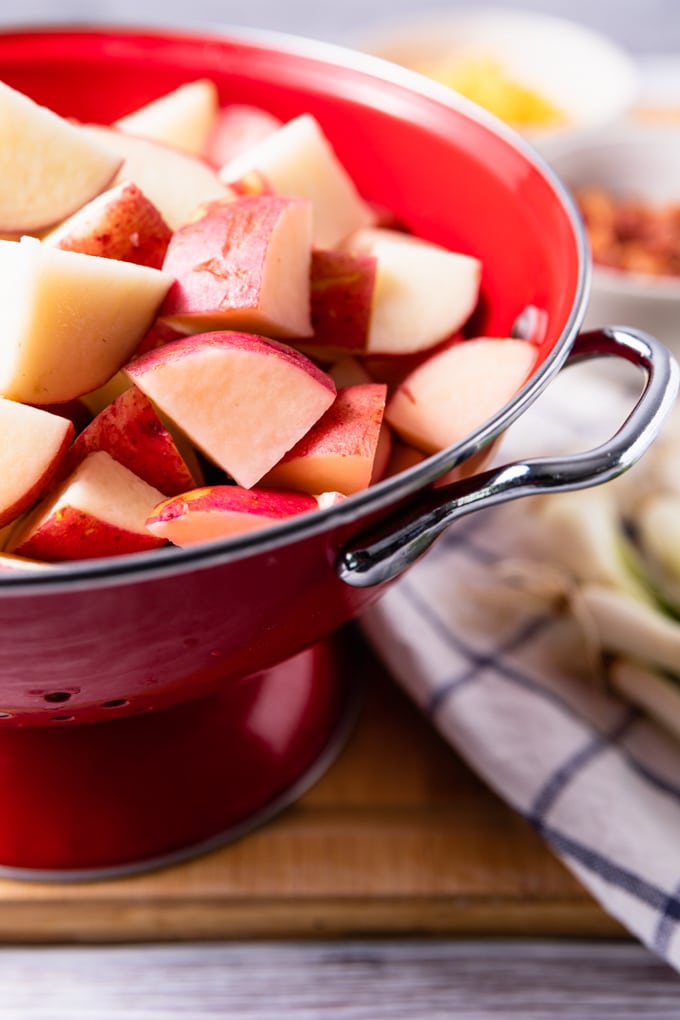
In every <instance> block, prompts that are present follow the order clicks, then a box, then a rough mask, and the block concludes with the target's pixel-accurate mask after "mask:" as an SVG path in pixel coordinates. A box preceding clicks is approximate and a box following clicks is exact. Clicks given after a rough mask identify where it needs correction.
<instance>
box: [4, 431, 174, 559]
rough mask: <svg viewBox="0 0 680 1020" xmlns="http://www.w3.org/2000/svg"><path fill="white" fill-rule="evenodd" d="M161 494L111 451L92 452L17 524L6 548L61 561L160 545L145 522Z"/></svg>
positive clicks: (141, 550) (152, 547)
mask: <svg viewBox="0 0 680 1020" xmlns="http://www.w3.org/2000/svg"><path fill="white" fill-rule="evenodd" d="M162 497H163V493H161V492H159V491H158V489H154V488H153V487H152V486H151V485H147V483H146V482H143V481H142V480H141V479H140V478H137V476H136V475H134V474H133V473H132V472H131V471H128V469H127V468H126V467H123V465H122V464H119V463H118V462H117V461H115V460H114V459H113V457H111V456H110V455H109V454H108V453H104V452H103V451H99V452H97V453H91V454H90V455H89V456H88V457H86V458H85V460H84V461H82V463H81V464H80V465H79V466H78V467H77V468H76V470H75V472H74V473H73V474H72V475H70V476H69V477H68V478H67V479H66V481H65V482H64V483H63V484H62V485H61V486H60V487H59V488H58V489H56V490H55V491H54V492H53V493H52V494H50V495H49V496H48V497H47V498H46V499H45V500H43V501H42V502H41V503H39V504H38V506H37V507H35V509H34V510H32V511H31V513H29V514H28V516H27V517H25V518H24V519H23V520H22V521H20V522H19V523H18V525H17V527H16V529H14V530H13V531H12V532H11V533H10V536H9V539H8V541H7V543H6V546H5V552H8V553H14V554H15V555H18V556H25V557H28V558H32V559H37V560H44V561H46V562H48V563H60V562H66V561H69V560H87V559H97V558H99V557H106V556H122V555H124V554H126V553H135V552H143V551H144V550H147V549H155V548H158V547H159V546H161V545H165V540H164V539H161V538H158V537H157V536H156V535H152V534H151V532H150V531H148V530H147V528H146V526H145V523H144V522H145V521H146V518H147V517H148V516H149V514H150V513H151V511H152V510H153V508H154V506H157V504H158V503H159V502H161V501H162Z"/></svg>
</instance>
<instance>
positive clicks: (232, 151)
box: [203, 103, 283, 169]
mask: <svg viewBox="0 0 680 1020" xmlns="http://www.w3.org/2000/svg"><path fill="white" fill-rule="evenodd" d="M282 125H283V121H282V120H281V119H280V117H275V116H274V114H273V113H269V111H268V110H263V109H262V108H261V107H259V106H251V105H249V104H248V103H230V104H229V106H223V107H222V109H221V110H219V112H218V114H217V117H216V118H215V122H214V123H213V126H212V129H211V131H210V134H209V136H208V139H207V142H206V144H205V148H204V151H203V155H204V156H205V158H206V159H207V160H208V162H209V163H211V164H212V165H213V166H214V167H217V168H218V169H219V168H220V167H222V166H224V165H225V163H228V162H229V161H230V160H232V159H234V158H235V157H236V156H240V155H241V153H243V152H247V151H248V149H251V148H252V147H253V145H256V144H257V143H258V142H261V141H262V139H263V138H266V137H267V135H270V134H271V133H272V132H273V131H276V129H277V128H280V127H282Z"/></svg>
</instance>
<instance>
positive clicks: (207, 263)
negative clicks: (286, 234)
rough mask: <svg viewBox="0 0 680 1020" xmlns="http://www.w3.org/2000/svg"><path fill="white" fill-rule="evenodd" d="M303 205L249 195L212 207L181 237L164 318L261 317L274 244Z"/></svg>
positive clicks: (170, 258)
mask: <svg viewBox="0 0 680 1020" xmlns="http://www.w3.org/2000/svg"><path fill="white" fill-rule="evenodd" d="M298 201H301V200H299V199H289V198H283V197H281V196H277V195H266V196H264V195H249V196H244V197H240V198H236V199H228V200H226V201H217V202H211V203H208V205H206V206H204V210H203V215H202V216H201V217H200V219H196V220H194V221H192V222H191V223H187V224H185V225H184V226H183V227H180V229H179V230H177V231H175V233H174V234H173V237H172V240H171V242H170V244H169V246H168V250H167V253H166V256H165V259H164V262H163V269H164V271H165V272H167V273H170V274H171V275H172V276H174V277H175V282H174V283H173V284H172V285H171V287H170V290H169V291H168V294H167V296H166V298H165V301H164V303H163V306H162V308H161V311H160V315H161V316H178V315H181V316H187V317H189V316H192V315H193V316H199V315H205V314H206V313H220V312H224V313H232V314H233V313H236V312H239V311H240V312H252V311H257V310H258V308H259V307H260V295H261V291H262V285H263V279H264V272H265V263H266V258H267V249H268V244H269V238H270V236H271V234H272V232H273V230H274V229H275V227H276V226H277V224H278V222H279V219H280V217H281V215H282V213H283V211H284V210H285V209H286V207H288V206H289V205H290V204H291V203H295V202H298Z"/></svg>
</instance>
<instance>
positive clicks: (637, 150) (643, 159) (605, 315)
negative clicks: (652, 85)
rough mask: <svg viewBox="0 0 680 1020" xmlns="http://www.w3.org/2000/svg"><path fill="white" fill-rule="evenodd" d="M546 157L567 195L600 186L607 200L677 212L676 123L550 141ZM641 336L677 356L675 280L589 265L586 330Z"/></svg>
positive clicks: (679, 330) (679, 318)
mask: <svg viewBox="0 0 680 1020" xmlns="http://www.w3.org/2000/svg"><path fill="white" fill-rule="evenodd" d="M543 154H544V156H545V157H546V158H547V160H548V161H549V162H550V163H551V165H552V166H553V168H554V169H555V170H556V171H557V173H558V174H559V175H560V177H561V178H562V179H563V181H564V182H565V184H566V185H567V187H568V188H570V190H572V191H575V190H576V189H577V188H581V187H588V186H591V185H601V186H602V187H604V188H605V189H606V190H607V191H608V192H610V193H611V194H612V195H615V196H618V197H622V198H623V197H629V198H639V199H642V200H643V201H645V202H649V203H650V204H651V205H664V204H667V203H671V204H677V205H678V206H679V207H680V125H678V126H669V125H663V126H660V125H651V124H642V123H630V124H625V125H620V126H618V127H615V128H614V127H612V128H610V129H608V130H605V131H598V132H586V133H581V134H578V135H573V136H570V137H567V136H564V137H562V138H559V139H557V138H555V139H553V140H552V141H551V143H550V144H548V145H546V146H544V148H543ZM603 324H610V325H611V324H614V325H617V324H625V325H627V326H634V327H636V328H638V329H643V330H646V331H647V332H648V333H652V334H653V335H654V336H656V337H658V339H659V340H662V341H663V342H664V343H665V344H666V345H667V346H668V347H670V349H671V350H672V351H673V352H674V353H675V354H676V355H680V276H678V277H675V276H653V275H651V274H648V273H642V272H632V271H629V270H624V269H612V268H608V267H605V266H601V265H598V264H597V263H595V264H594V265H593V273H592V283H591V294H590V300H589V303H588V309H587V312H586V318H585V326H586V328H587V327H590V326H602V325H603Z"/></svg>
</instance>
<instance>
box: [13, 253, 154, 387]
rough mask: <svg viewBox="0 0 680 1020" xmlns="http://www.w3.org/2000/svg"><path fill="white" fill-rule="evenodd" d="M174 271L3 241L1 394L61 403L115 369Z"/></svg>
mask: <svg viewBox="0 0 680 1020" xmlns="http://www.w3.org/2000/svg"><path fill="white" fill-rule="evenodd" d="M171 282H172V280H171V277H169V276H168V275H167V274H165V273H162V272H161V271H160V270H158V269H151V268H149V267H148V266H138V265H134V264H133V263H131V262H119V261H116V260H114V259H102V258H97V257H96V256H94V255H82V254H80V252H72V251H61V250H59V249H58V248H50V247H48V246H46V245H43V244H41V243H40V241H38V240H36V239H35V238H32V237H24V238H22V240H21V241H20V242H19V243H18V244H17V243H15V242H14V241H0V336H1V337H2V343H0V395H2V396H5V397H9V398H10V399H12V400H20V401H24V402H26V403H30V404H54V403H63V402H65V401H69V400H72V399H74V398H75V397H80V396H82V394H84V393H88V392H89V391H90V390H93V389H95V388H96V387H98V386H101V385H102V384H103V383H104V382H106V381H107V380H108V379H110V378H111V376H112V375H113V374H114V373H115V372H117V371H118V369H119V368H120V367H121V365H123V364H124V362H125V361H126V360H127V359H128V358H129V356H130V355H131V353H132V352H133V351H134V350H135V348H136V347H137V345H138V344H139V342H140V340H141V338H142V337H143V336H144V334H145V332H146V330H147V329H148V328H149V326H150V325H151V323H152V322H153V321H154V319H155V317H156V313H157V311H158V308H159V305H160V304H161V302H162V300H163V298H164V297H165V295H166V293H167V291H168V287H169V286H170V283H171Z"/></svg>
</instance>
